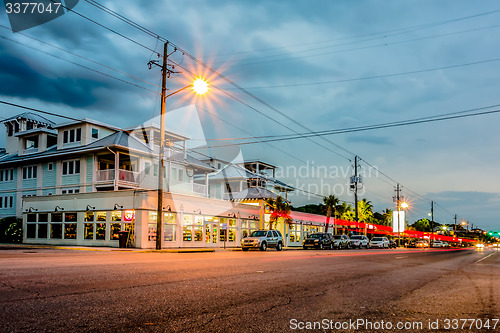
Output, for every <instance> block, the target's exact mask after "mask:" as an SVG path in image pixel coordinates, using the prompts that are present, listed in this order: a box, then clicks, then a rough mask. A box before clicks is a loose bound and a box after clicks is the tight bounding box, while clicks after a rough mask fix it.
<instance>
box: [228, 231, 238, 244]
mask: <svg viewBox="0 0 500 333" xmlns="http://www.w3.org/2000/svg"><path fill="white" fill-rule="evenodd" d="M228 236H229V237H228V239H227V240H228V241H229V242H235V241H236V228H229V234H228Z"/></svg>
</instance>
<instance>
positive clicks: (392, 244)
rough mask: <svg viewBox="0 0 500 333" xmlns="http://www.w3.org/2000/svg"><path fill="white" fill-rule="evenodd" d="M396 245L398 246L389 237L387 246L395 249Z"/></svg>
mask: <svg viewBox="0 0 500 333" xmlns="http://www.w3.org/2000/svg"><path fill="white" fill-rule="evenodd" d="M397 247H398V244H397V243H396V242H395V241H394V240H393V239H389V248H390V249H395V248H397Z"/></svg>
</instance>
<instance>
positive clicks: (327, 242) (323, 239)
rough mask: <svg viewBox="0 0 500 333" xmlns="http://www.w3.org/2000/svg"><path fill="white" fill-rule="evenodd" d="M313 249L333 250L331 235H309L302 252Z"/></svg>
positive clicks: (321, 233) (320, 233) (319, 233)
mask: <svg viewBox="0 0 500 333" xmlns="http://www.w3.org/2000/svg"><path fill="white" fill-rule="evenodd" d="M310 248H314V249H319V250H323V249H330V250H331V249H333V238H332V235H331V234H328V233H324V232H318V233H314V234H310V235H309V236H307V238H306V239H305V240H304V250H307V249H310Z"/></svg>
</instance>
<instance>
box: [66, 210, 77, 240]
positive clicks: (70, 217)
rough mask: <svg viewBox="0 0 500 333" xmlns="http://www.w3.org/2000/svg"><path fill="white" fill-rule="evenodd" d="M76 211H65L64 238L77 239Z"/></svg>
mask: <svg viewBox="0 0 500 333" xmlns="http://www.w3.org/2000/svg"><path fill="white" fill-rule="evenodd" d="M76 221H77V216H76V213H64V239H76Z"/></svg>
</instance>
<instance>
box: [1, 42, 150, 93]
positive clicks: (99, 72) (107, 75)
mask: <svg viewBox="0 0 500 333" xmlns="http://www.w3.org/2000/svg"><path fill="white" fill-rule="evenodd" d="M0 38H3V39H5V40H7V41H10V42H12V43H15V44H18V45H22V46H24V47H27V48H29V49H32V50H34V51H37V52H40V53H43V54H46V55H48V56H51V57H54V58H56V59H59V60H62V61H66V62H68V63H70V64H73V65H75V66H78V67H81V68H84V69H86V70H89V71H92V72H94V73H97V74H100V75H103V76H106V77H108V78H111V79H114V80H117V81H120V82H122V83H126V84H128V85H131V86H134V87H137V88H141V89H143V90H147V91H149V92H152V93H154V94H157V92H156V91H154V90H151V89H148V88H146V87H143V86H140V85H138V84H135V83H133V82H130V81H127V80H124V79H121V78H119V77H116V76H113V75H110V74H107V73H104V72H101V71H99V70H97V69H93V68H90V67H87V66H85V65H82V64H80V63H77V62H74V61H71V60H68V59H64V58H62V57H60V56H58V55H55V54H52V53H49V52H45V51H42V50H40V49H37V48H36V47H33V46H30V45H28V44H25V43H22V42H19V41H17V40H14V39H11V38H9V37H5V36H3V35H0Z"/></svg>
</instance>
